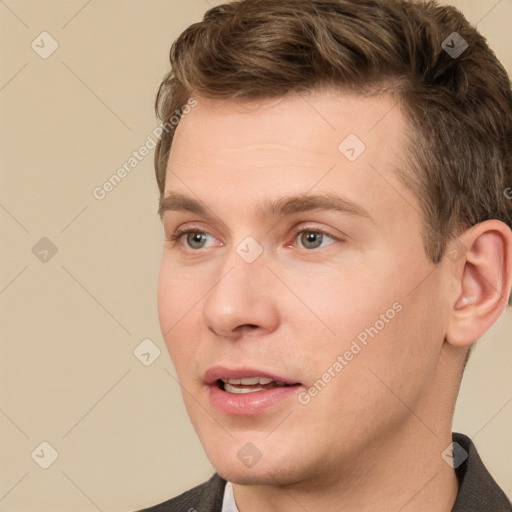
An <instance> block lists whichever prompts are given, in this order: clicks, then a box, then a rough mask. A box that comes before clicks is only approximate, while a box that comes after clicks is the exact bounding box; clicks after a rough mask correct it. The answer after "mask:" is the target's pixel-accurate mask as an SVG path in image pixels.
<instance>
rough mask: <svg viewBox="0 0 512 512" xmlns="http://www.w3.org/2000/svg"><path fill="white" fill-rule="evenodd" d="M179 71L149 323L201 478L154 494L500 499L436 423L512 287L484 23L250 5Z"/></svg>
mask: <svg viewBox="0 0 512 512" xmlns="http://www.w3.org/2000/svg"><path fill="white" fill-rule="evenodd" d="M171 65H172V71H171V73H170V74H169V75H168V76H167V77H166V79H165V80H164V82H163V83H162V84H161V87H160V91H159V95H158V98H157V112H158V114H159V116H160V118H161V119H162V120H164V121H169V120H170V119H171V118H172V117H173V116H178V118H179V119H178V120H179V124H177V127H176V129H174V127H173V128H172V129H168V130H166V133H164V134H163V137H162V139H161V141H160V144H159V145H158V147H157V150H156V155H155V164H156V173H157V179H158V184H159V187H160V194H161V197H160V214H161V217H162V221H163V227H164V232H165V243H164V248H163V257H162V263H161V271H160V275H159V286H158V305H159V317H160V324H161V329H162V333H163V336H164V339H165V342H166V344H167V347H168V350H169V353H170V355H171V358H172V360H173V363H174V365H175V368H176V371H177V375H178V377H179V381H180V385H181V386H182V391H183V398H184V401H185V405H186V408H187V412H188V414H189V416H190V419H191V421H192V424H193V426H194V428H195V430H196V432H197V434H198V436H199V439H200V440H201V443H202V445H203V447H204V450H205V452H206V455H207V456H208V458H209V460H210V461H211V463H212V465H213V466H214V468H215V470H216V474H215V475H214V476H213V477H212V478H211V480H210V481H209V482H207V483H205V484H202V485H201V486H199V487H196V488H194V489H192V490H190V491H188V492H186V493H184V494H183V495H181V496H179V497H177V498H174V499H171V500H169V501H167V502H165V503H162V504H160V505H157V506H155V507H152V508H150V509H147V510H150V511H153V512H156V511H160V512H163V511H193V510H197V511H198V512H207V511H212V512H213V511H218V512H221V511H222V512H235V511H239V512H254V511H275V512H289V511H298V510H304V511H308V512H318V511H322V512H331V511H332V512H334V511H336V512H338V511H341V510H343V511H346V512H355V511H357V512H369V511H372V512H373V511H376V510H378V511H398V510H400V511H403V512H407V511H415V512H426V511H428V512H449V511H456V512H462V511H463V512H468V511H479V512H482V511H487V510H488V511H493V512H496V511H510V510H512V507H511V505H510V501H509V500H508V499H507V497H506V496H505V494H504V493H503V491H502V490H501V489H499V487H498V486H497V484H496V483H495V481H494V480H493V479H492V477H491V476H490V474H489V473H488V472H487V470H486V469H485V467H484V466H483V464H482V462H481V460H480V458H479V456H478V454H477V452H476V449H475V447H474V445H473V444H472V442H471V440H470V439H469V438H468V437H466V436H464V435H462V434H452V431H451V425H452V416H453V410H454V405H455V401H456V397H457V392H458V389H459V385H460V381H461V378H462V374H463V370H464V366H465V363H466V362H467V358H468V355H469V350H470V348H471V346H472V345H474V343H475V342H476V341H477V340H478V339H479V338H480V337H481V336H482V335H483V334H484V333H485V332H486V331H487V330H488V329H489V328H490V327H491V326H492V325H493V324H494V323H495V322H496V321H497V319H498V318H499V317H500V315H501V314H502V313H503V311H504V309H505V307H506V304H507V300H508V297H509V294H510V289H511V286H512V231H511V226H512V201H511V200H510V197H509V194H507V190H511V189H510V188H509V187H510V186H511V184H512V92H511V87H510V81H509V79H508V77H507V74H506V72H505V70H504V69H503V67H502V66H501V65H500V63H499V62H498V61H497V59H496V57H495V56H494V54H493V53H492V51H491V50H490V49H489V48H488V46H487V44H486V43H485V41H484V39H483V38H482V36H481V35H479V34H478V33H477V31H476V30H475V29H474V28H473V27H471V26H470V25H469V24H468V23H467V21H466V20H465V19H464V17H463V16H462V14H461V13H460V12H458V11H457V10H456V9H454V8H452V7H440V6H438V5H436V4H435V3H433V2H428V3H418V2H407V1H398V0H397V1H393V0H364V1H355V0H244V1H240V2H232V3H230V4H226V5H221V6H219V7H216V8H214V9H211V10H210V11H209V12H207V13H206V15H205V17H204V20H203V21H202V22H201V23H197V24H194V25H192V26H191V27H189V28H188V29H187V30H186V31H185V32H184V33H183V34H182V35H181V36H180V37H179V39H178V40H177V41H176V42H175V44H174V45H173V47H172V50H171ZM172 123H174V121H172Z"/></svg>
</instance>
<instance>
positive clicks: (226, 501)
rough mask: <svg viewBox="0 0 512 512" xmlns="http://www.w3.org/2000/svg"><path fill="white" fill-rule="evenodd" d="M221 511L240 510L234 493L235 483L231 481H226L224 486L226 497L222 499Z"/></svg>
mask: <svg viewBox="0 0 512 512" xmlns="http://www.w3.org/2000/svg"><path fill="white" fill-rule="evenodd" d="M221 512H239V510H238V507H237V506H236V502H235V495H234V494H233V485H232V484H231V482H227V483H226V487H224V498H223V499H222V511H221Z"/></svg>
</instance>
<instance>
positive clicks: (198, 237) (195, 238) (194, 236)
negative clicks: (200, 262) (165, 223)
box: [189, 233, 203, 245]
mask: <svg viewBox="0 0 512 512" xmlns="http://www.w3.org/2000/svg"><path fill="white" fill-rule="evenodd" d="M190 237H191V238H192V240H191V241H192V243H191V245H194V244H195V243H197V244H198V245H201V242H202V238H203V235H202V234H201V233H190V235H189V238H190ZM189 241H190V240H189Z"/></svg>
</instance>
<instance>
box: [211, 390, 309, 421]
mask: <svg viewBox="0 0 512 512" xmlns="http://www.w3.org/2000/svg"><path fill="white" fill-rule="evenodd" d="M209 388H210V403H211V404H212V405H213V407H215V408H216V409H218V410H219V411H220V412H222V413H224V414H234V415H239V416H243V415H251V414H259V413H261V412H263V411H265V410H266V409H268V408H269V407H272V406H273V405H276V404H278V403H280V402H282V401H283V400H286V399H288V398H291V397H292V396H296V395H297V393H298V392H299V391H300V390H301V389H302V388H303V386H284V387H279V388H273V389H266V390H263V391H254V392H252V393H228V392H227V391H223V390H222V389H220V388H219V387H218V386H217V384H212V385H211V386H209Z"/></svg>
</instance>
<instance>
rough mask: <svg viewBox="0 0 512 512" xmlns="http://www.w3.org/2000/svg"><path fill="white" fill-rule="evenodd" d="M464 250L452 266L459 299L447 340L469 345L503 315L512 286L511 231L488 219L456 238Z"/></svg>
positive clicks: (452, 313)
mask: <svg viewBox="0 0 512 512" xmlns="http://www.w3.org/2000/svg"><path fill="white" fill-rule="evenodd" d="M458 239H459V241H460V242H461V243H462V244H464V246H465V247H466V248H467V251H466V252H465V254H464V257H462V258H461V259H460V260H459V261H457V262H454V263H452V262H450V261H446V264H447V265H450V264H451V265H455V267H456V268H455V269H454V275H456V276H457V277H456V279H457V280H458V283H457V290H459V294H458V296H457V297H456V298H455V300H454V302H453V306H452V310H451V312H450V316H449V322H448V327H447V333H446V341H447V342H448V343H450V344H452V345H454V346H460V347H462V346H469V345H471V344H473V343H475V342H476V341H477V340H478V339H479V338H480V337H482V336H483V335H484V334H485V333H486V332H487V331H488V330H489V329H490V328H491V326H492V325H493V324H494V323H495V322H496V321H497V320H498V318H499V317H500V316H501V314H502V313H503V311H504V309H505V307H506V305H507V303H508V299H509V295H510V288H511V286H512V230H511V229H510V228H509V227H508V226H507V225H506V224H505V223H503V222H501V221H498V220H488V221H485V222H481V223H480V224H477V225H476V226H473V227H472V228H471V229H469V230H467V231H465V232H464V233H462V234H461V235H459V237H458Z"/></svg>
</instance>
